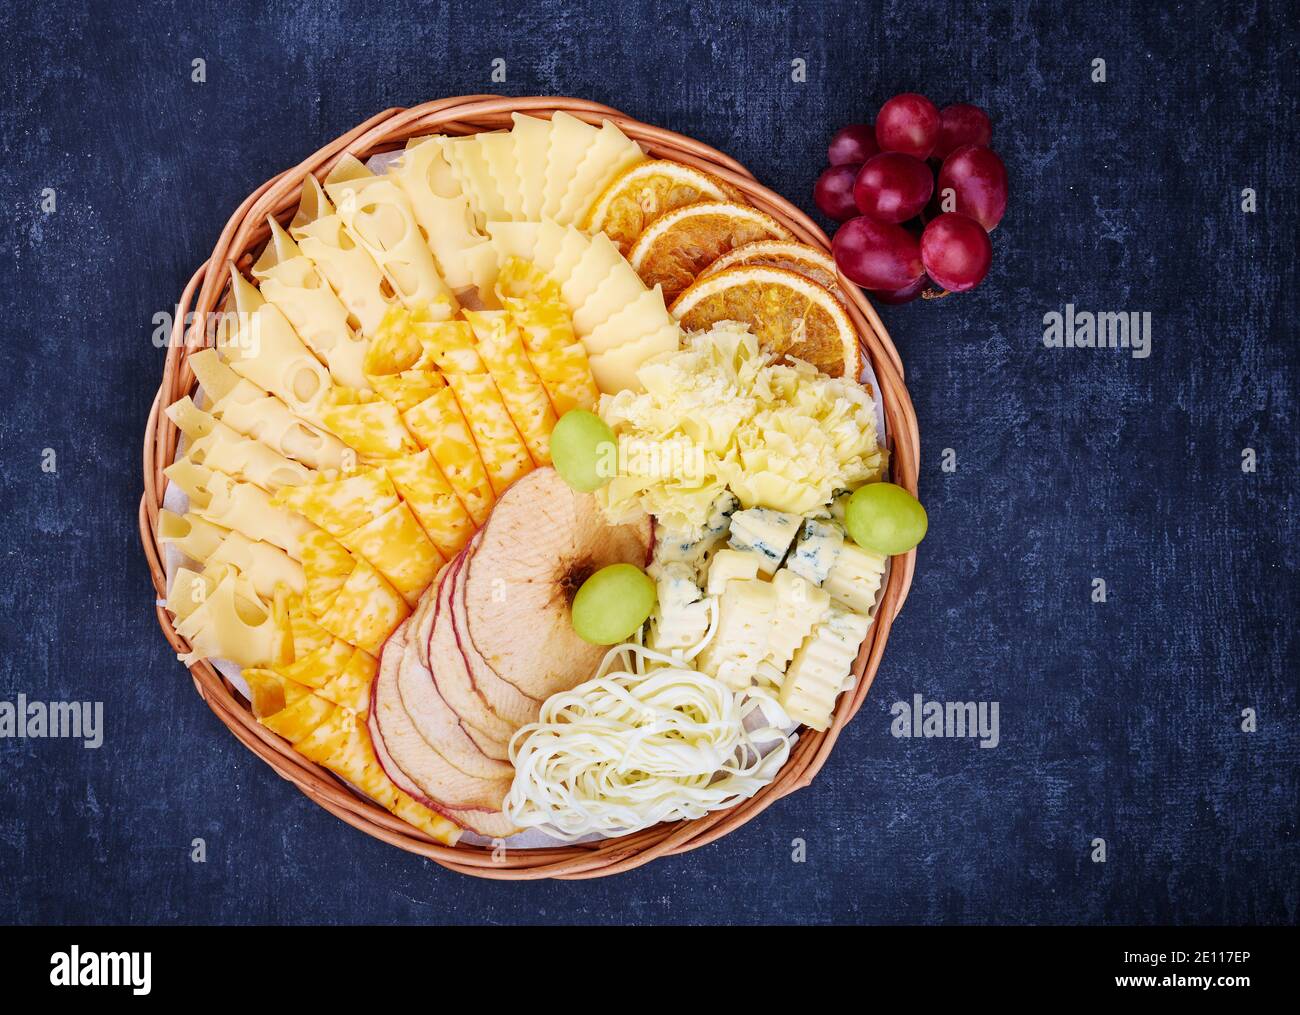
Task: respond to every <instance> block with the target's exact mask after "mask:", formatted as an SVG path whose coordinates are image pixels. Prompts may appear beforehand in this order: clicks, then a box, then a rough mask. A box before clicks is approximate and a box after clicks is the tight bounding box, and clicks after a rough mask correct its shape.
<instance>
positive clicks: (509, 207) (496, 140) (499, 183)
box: [474, 131, 523, 219]
mask: <svg viewBox="0 0 1300 1015" xmlns="http://www.w3.org/2000/svg"><path fill="white" fill-rule="evenodd" d="M474 142H475V143H476V144H477V145H478V147H479V152H480V155H481V156H482V159H483V162H484V164H485V165H486V166H487V168H488V172H489V173H491V174H492V182H493V183H494V184H496V190H497V193H498V194H500V195H501V206H502V209H503V210H504V212H505V217H506V218H508V219H520V218H522V217H523V197H522V195H521V194H520V191H519V174H518V172H516V170H515V143H514V140H513V139H512V138H511V137H510V135H509V134H508V133H505V132H504V131H493V132H484V133H481V134H475V135H474Z"/></svg>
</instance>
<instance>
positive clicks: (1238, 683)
mask: <svg viewBox="0 0 1300 1015" xmlns="http://www.w3.org/2000/svg"><path fill="white" fill-rule="evenodd" d="M222 6H223V7H226V6H227V5H222ZM1103 6H1104V7H1106V8H1108V9H1102V8H1103ZM1224 6H1225V5H1222V4H1220V3H1204V4H1182V5H1176V6H1172V7H1168V8H1167V9H1164V10H1160V9H1157V8H1158V7H1159V5H1149V4H1138V5H1134V6H1133V7H1127V6H1118V7H1111V5H1092V4H1075V3H1059V4H1025V3H1018V4H1014V5H1007V6H1003V5H1001V4H993V3H988V2H984V0H973V2H963V3H955V4H936V3H927V2H919V0H909V2H906V3H897V4H885V5H869V4H860V5H853V4H807V5H803V4H795V3H783V4H778V5H759V4H731V3H713V2H697V3H667V4H651V3H642V4H635V5H628V6H625V7H621V8H618V7H615V6H613V5H611V4H607V3H601V2H597V0H587V2H585V3H564V2H553V3H546V4H541V5H530V6H528V7H527V8H526V9H524V10H520V9H518V8H517V5H514V4H510V5H506V6H503V7H500V8H494V7H489V6H487V5H473V4H449V3H440V4H431V5H427V6H422V7H410V8H402V7H399V5H396V4H375V3H370V2H367V3H351V4H343V3H321V4H310V5H309V4H304V5H301V6H299V5H295V4H272V5H268V6H266V7H255V6H253V5H248V6H247V8H246V9H245V10H244V11H243V12H242V13H240V12H238V11H235V12H231V11H230V10H229V9H227V11H226V12H225V13H223V12H221V10H220V9H218V8H213V9H211V10H206V11H205V10H204V9H203V8H202V7H201V6H200V5H197V4H190V3H179V4H176V5H164V6H154V5H148V4H126V3H120V4H93V5H88V6H87V5H78V4H49V5H47V4H39V5H37V4H6V5H4V8H3V13H0V33H2V39H0V41H2V43H3V45H2V46H0V83H2V86H3V95H4V99H3V101H4V107H3V119H2V134H0V144H2V146H3V159H4V176H3V183H2V184H0V188H2V190H0V206H2V207H3V210H4V214H3V222H2V223H0V253H2V256H0V265H2V266H0V272H2V273H3V274H2V275H0V293H3V306H4V317H3V327H4V335H3V349H4V356H3V367H0V404H2V405H3V410H2V412H0V438H2V451H3V457H2V469H3V472H2V478H3V489H2V490H0V518H3V525H2V526H0V530H2V533H3V534H2V535H0V541H2V545H3V551H4V558H3V563H4V570H3V580H2V581H0V609H2V611H3V616H4V618H5V620H4V623H3V624H0V698H3V699H5V700H12V699H13V698H14V697H15V696H16V695H17V694H18V693H19V692H25V693H26V694H27V695H28V696H29V697H30V698H39V699H63V698H71V699H101V700H103V701H104V702H105V712H106V725H107V733H106V742H105V745H104V747H103V748H102V749H100V750H98V751H88V750H84V749H83V748H82V747H81V746H80V745H79V744H76V743H71V742H66V741H30V740H28V741H18V740H8V741H0V783H2V785H0V919H2V920H4V921H10V922H14V921H16V922H50V921H89V922H136V921H141V922H164V923H166V922H241V921H258V922H281V921H284V922H288V921H316V922H388V921H393V922H407V921H409V922H421V923H450V922H461V921H464V922H475V923H478V922H481V923H512V922H540V923H567V922H623V921H627V922H637V923H661V922H665V923H689V922H706V921H719V920H725V921H734V922H758V921H764V922H773V921H793V922H816V923H821V922H860V921H871V922H886V923H902V922H922V921H941V922H999V923H1002V922H1007V923H1020V922H1062V923H1074V922H1089V923H1100V922H1108V923H1147V922H1168V921H1179V922H1182V921H1187V922H1227V923H1239V922H1267V923H1273V922H1294V921H1295V919H1296V915H1297V906H1298V904H1300V877H1298V873H1300V846H1298V844H1297V837H1296V822H1297V811H1300V798H1298V780H1297V754H1298V748H1300V736H1298V730H1300V724H1298V723H1297V719H1298V718H1300V716H1298V715H1297V703H1296V674H1297V666H1296V663H1295V659H1296V655H1297V649H1298V648H1300V645H1298V644H1297V637H1296V632H1295V613H1296V605H1297V601H1298V600H1300V597H1298V596H1297V592H1298V591H1300V588H1298V586H1300V582H1298V581H1297V550H1296V546H1297V536H1298V535H1300V528H1298V526H1297V524H1296V516H1295V512H1296V508H1297V496H1296V483H1295V477H1296V474H1297V471H1296V467H1297V442H1296V427H1297V423H1300V420H1298V419H1297V404H1296V402H1297V365H1298V361H1300V356H1298V354H1297V347H1296V338H1297V332H1296V326H1295V301H1296V297H1295V284H1296V271H1295V260H1294V253H1295V243H1296V236H1297V208H1296V183H1295V181H1296V177H1297V173H1298V172H1300V164H1298V160H1297V145H1296V142H1297V116H1296V112H1297V111H1296V96H1297V91H1298V89H1297V61H1296V48H1295V45H1296V20H1295V15H1294V11H1295V7H1294V5H1293V4H1290V3H1287V2H1278V3H1276V4H1267V3H1246V4H1239V5H1227V6H1230V7H1232V9H1231V10H1224V9H1222V8H1223V7H1224ZM196 57H202V58H203V59H205V60H206V61H207V82H206V83H205V84H195V83H192V82H191V80H190V67H191V60H193V59H194V58H196ZM496 57H502V58H504V59H505V60H506V62H507V73H508V81H507V83H506V84H505V85H504V86H500V85H498V86H494V85H493V84H492V83H491V81H490V77H489V75H490V71H491V61H492V60H493V59H494V58H496ZM1096 57H1101V58H1104V59H1105V61H1106V67H1107V81H1106V83H1104V84H1095V83H1093V82H1092V81H1091V80H1090V72H1091V62H1092V60H1093V59H1094V58H1096ZM795 58H802V59H804V60H806V61H807V68H808V78H807V82H806V83H802V84H800V83H793V82H792V81H791V61H792V60H793V59H795ZM912 89H916V90H922V91H925V92H927V93H928V94H930V95H931V96H932V97H933V98H934V99H935V100H937V101H938V102H939V103H940V104H944V103H946V102H951V101H959V100H969V101H972V102H976V103H978V104H980V105H982V106H984V107H985V108H987V109H988V110H989V111H990V112H991V113H992V115H993V118H994V121H995V132H994V146H995V147H996V148H997V150H998V151H999V152H1000V154H1001V155H1002V157H1003V158H1004V159H1005V160H1006V163H1007V166H1008V168H1009V171H1010V174H1011V181H1012V198H1011V206H1010V212H1009V214H1008V215H1007V217H1006V219H1005V221H1004V222H1003V225H1002V226H1001V227H1000V228H999V229H998V230H997V232H996V233H995V235H994V249H995V261H994V266H993V270H992V273H991V274H990V276H989V278H988V280H987V281H986V282H985V283H984V285H983V286H981V287H980V288H979V289H978V290H977V291H976V292H974V293H971V294H968V295H964V296H961V297H957V298H951V299H947V300H943V301H940V302H937V303H927V304H913V305H911V306H907V307H903V308H885V309H884V317H885V320H886V322H887V324H888V326H889V327H890V329H891V331H892V333H893V336H894V339H895V341H896V342H897V344H898V347H899V349H900V351H901V353H902V356H903V359H904V361H905V363H906V366H907V376H908V383H909V388H910V390H911V393H912V397H913V399H914V400H915V403H916V408H917V414H918V416H919V419H920V426H921V435H922V445H923V447H922V453H923V456H922V471H921V494H922V499H923V500H924V501H925V503H926V504H927V506H928V508H929V512H930V535H929V537H928V538H927V540H926V541H925V543H924V544H923V545H922V547H921V550H920V556H919V561H918V567H917V577H916V582H915V584H914V586H913V588H912V594H911V598H910V600H909V601H908V603H907V606H906V609H905V610H904V611H903V614H902V616H901V617H900V619H899V621H898V623H897V624H896V625H895V627H894V632H893V635H892V637H891V638H890V642H889V648H888V651H887V652H886V655H885V659H884V664H883V665H882V667H881V669H880V674H879V676H878V678H877V680H876V684H875V687H874V688H873V689H872V691H871V694H870V697H869V698H868V700H867V703H866V705H865V706H864V708H863V710H862V712H861V713H860V714H859V715H858V717H857V719H856V720H855V721H854V723H853V724H852V725H851V726H850V727H849V728H848V730H847V731H846V733H845V735H844V736H843V737H842V738H841V740H840V742H839V745H838V747H837V749H836V751H835V754H834V755H833V757H832V758H831V760H830V762H829V764H828V765H827V766H826V768H825V770H824V771H823V772H822V773H821V775H820V776H819V777H818V779H817V781H816V783H815V784H814V785H813V786H812V787H811V788H809V789H806V790H804V791H802V792H800V793H798V794H796V795H795V796H793V797H791V798H789V799H787V800H785V801H782V802H781V803H779V804H777V805H776V806H774V807H772V808H771V809H770V810H768V811H767V812H766V813H765V814H763V815H762V816H761V817H760V818H758V819H757V820H755V821H753V822H751V823H749V824H747V825H746V826H745V827H744V828H742V829H741V830H740V831H738V832H735V833H733V834H732V835H730V836H729V837H727V838H726V839H725V840H723V841H721V842H719V843H718V844H716V845H713V846H710V847H707V848H705V849H703V850H699V851H697V852H693V853H690V854H688V855H686V856H683V857H678V858H674V859H667V860H661V861H658V862H656V863H654V864H652V865H651V866H649V867H646V868H643V869H641V870H638V871H636V872H634V873H631V874H628V875H624V876H621V877H617V878H612V879H607V880H601V881H595V882H580V883H525V884H496V883H491V882H486V881H479V880H474V879H470V878H465V877H461V876H459V875H456V874H451V873H448V872H446V871H443V870H442V869H440V868H438V867H436V866H434V865H433V864H430V863H426V862H424V861H422V860H419V859H417V858H414V857H411V856H407V855H405V854H403V853H400V852H398V851H396V850H394V849H391V848H389V847H387V846H384V845H382V844H381V843H379V842H377V841H375V840H372V839H369V838H367V837H365V836H363V835H361V834H360V833H358V832H355V831H353V830H352V829H350V828H348V827H347V826H345V825H343V824H342V823H340V822H339V821H337V820H335V819H334V818H333V817H331V816H330V815H329V814H327V813H325V812H324V811H322V810H320V809H318V808H317V807H315V806H314V805H313V804H311V803H310V802H309V801H308V800H307V799H306V798H304V797H302V796H300V795H299V794H298V792H297V791H296V790H294V789H293V788H292V787H291V786H290V785H289V784H288V783H286V782H283V781H281V780H280V779H278V778H276V777H275V776H274V775H273V774H272V773H271V771H270V770H269V769H268V768H267V767H266V766H265V765H263V764H262V762H260V761H258V760H257V759H256V758H255V757H254V756H253V755H251V754H250V753H249V752H248V751H247V750H245V749H244V748H243V747H242V746H240V745H239V744H238V743H237V742H236V741H235V739H234V738H233V737H232V736H231V735H230V734H229V733H228V732H227V731H226V730H225V729H224V728H223V727H222V726H221V724H220V723H219V722H218V721H217V719H216V718H214V717H213V716H212V715H211V714H210V713H209V711H208V710H207V708H206V707H204V706H203V704H202V703H201V702H200V701H199V699H198V697H197V696H196V695H195V693H194V690H193V687H192V686H191V683H190V680H189V678H188V676H187V674H186V672H185V670H184V669H183V668H182V667H181V666H180V665H179V664H178V663H177V662H176V660H175V658H174V657H173V656H172V655H171V653H170V651H169V650H168V648H167V646H166V644H165V643H164V641H163V638H162V636H161V635H160V634H159V632H158V630H157V627H156V623H155V620H154V616H153V608H152V600H153V590H152V588H151V587H150V584H149V581H148V577H147V572H146V568H145V565H144V561H143V558H142V554H141V552H140V549H139V545H138V540H137V535H136V508H137V503H138V499H139V495H140V487H141V479H140V465H139V457H140V444H141V434H142V430H143V427H144V423H145V417H146V413H147V411H148V407H149V403H150V400H151V399H152V397H153V394H154V391H155V388H156V385H157V383H158V380H159V377H160V373H161V368H162V358H163V354H162V352H161V351H160V350H158V349H156V348H155V347H154V346H153V344H152V343H151V341H150V333H151V328H152V323H151V319H152V315H153V314H154V313H155V312H158V311H160V310H166V309H168V308H169V307H170V306H171V305H172V303H173V301H174V300H175V298H176V297H177V295H178V294H179V292H180V290H181V287H182V285H183V284H184V282H185V280H186V279H187V278H188V277H189V275H190V273H191V272H192V271H193V269H194V268H195V267H196V265H197V264H198V262H199V261H200V260H201V259H202V258H204V257H205V256H206V255H207V252H208V251H209V250H210V249H211V245H212V243H213V241H214V240H215V237H216V235H217V233H218V231H219V230H220V228H221V226H222V224H223V223H224V222H225V220H226V218H227V216H228V215H229V214H230V212H231V211H232V210H233V209H234V208H235V206H236V205H237V204H238V202H239V201H240V200H241V199H242V198H243V197H244V196H245V194H246V193H247V192H248V191H249V190H250V189H251V188H252V187H254V186H255V185H257V184H258V183H260V182H261V181H263V180H265V179H266V178H267V177H268V176H270V175H271V174H273V173H275V172H277V171H279V170H280V169H282V168H284V167H286V166H289V165H292V164H294V163H295V162H297V161H298V160H299V159H300V158H302V157H303V156H305V155H307V154H308V153H310V152H311V151H313V150H314V149H316V148H317V147H319V146H320V145H321V144H323V143H325V142H326V141H328V140H330V139H332V138H334V137H335V136H337V135H338V134H340V133H342V132H344V131H345V130H347V129H348V128H350V127H352V126H353V125H354V124H356V123H357V122H359V121H361V120H362V119H364V118H366V117H368V116H370V115H371V114H373V113H375V112H377V111H378V110H380V109H383V108H385V107H388V106H392V105H409V104H413V103H417V102H420V101H423V100H426V99H431V98H436V97H440V96H444V95H458V94H464V93H472V92H483V91H501V92H505V93H508V94H519V95H532V94H540V95H545V94H568V95H576V96H583V97H588V98H592V99H596V100H599V101H603V102H606V103H609V104H611V105H613V106H616V107H618V108H621V109H623V110H625V111H626V112H628V113H629V114H631V115H633V116H636V117H639V118H641V119H644V120H648V121H651V122H654V123H659V124H663V125H664V126H667V127H670V128H672V129H674V130H678V131H681V132H683V133H686V134H690V135H693V136H695V137H698V138H700V139H702V140H704V141H707V142H709V143H711V144H713V145H716V146H718V147H719V148H721V149H723V150H725V151H727V152H729V153H730V154H732V155H734V156H735V157H736V158H738V159H740V160H741V161H742V162H744V163H745V164H747V165H748V166H749V167H750V168H751V169H752V170H753V172H754V173H755V174H756V175H757V176H758V177H759V179H761V180H763V181H764V182H766V183H768V184H770V185H771V186H773V187H775V188H776V189H777V190H779V191H781V192H782V193H784V194H786V195H787V196H789V197H790V198H791V199H793V200H795V201H796V202H798V203H800V204H802V205H803V206H805V207H810V206H811V203H810V199H809V193H810V188H811V185H812V182H813V180H814V179H815V177H816V175H817V173H818V172H819V171H820V170H821V168H822V160H823V157H824V156H823V151H824V146H825V142H826V140H827V138H828V136H829V135H830V133H831V132H832V131H833V130H834V129H835V128H837V127H838V126H840V125H842V124H843V123H846V122H850V121H857V120H862V119H864V118H865V119H869V118H871V117H872V116H873V115H874V112H875V110H876V109H877V108H878V107H879V105H880V103H881V102H882V101H883V100H884V99H886V98H887V97H889V96H890V95H892V94H894V93H896V92H898V91H904V90H912ZM46 187H52V188H55V190H56V191H57V195H58V210H57V212H56V213H55V214H50V215H46V214H42V212H41V210H40V207H39V202H40V196H41V191H42V190H43V188H46ZM1244 187H1252V188H1254V189H1255V190H1256V191H1257V193H1258V202H1259V210H1258V213H1256V214H1253V215H1252V214H1244V213H1243V212H1242V210H1241V208H1240V200H1241V198H1240V194H1241V191H1242V188H1244ZM1066 302H1074V303H1075V304H1076V305H1077V306H1078V307H1079V308H1081V309H1089V310H1096V311H1100V310H1113V311H1128V310H1138V311H1150V312H1151V314H1152V317H1153V331H1154V352H1153V355H1152V356H1151V357H1150V358H1149V359H1146V360H1136V359H1133V358H1131V357H1129V356H1128V355H1127V354H1125V353H1124V352H1121V351H1091V352H1090V351H1081V350H1076V351H1069V350H1048V349H1045V348H1044V347H1043V344H1042V341H1041V337H1042V331H1043V315H1044V314H1045V313H1048V312H1049V311H1053V310H1060V309H1061V307H1062V306H1063V305H1064V304H1065V303H1066ZM1246 447H1251V448H1254V449H1255V450H1256V453H1257V455H1258V463H1259V465H1258V471H1257V472H1256V473H1255V474H1244V473H1243V472H1242V469H1241V456H1242V449H1243V448H1246ZM45 448H53V449H55V451H56V452H57V454H58V472H57V474H55V475H49V474H45V473H43V472H42V471H41V469H40V461H41V454H42V450H43V449H45ZM944 448H952V449H953V450H954V451H955V453H956V456H957V464H958V468H957V471H956V472H955V473H952V474H945V473H944V472H942V471H941V469H940V462H941V453H942V450H943V449H944ZM1094 577H1100V578H1104V579H1105V581H1106V582H1107V586H1108V592H1109V595H1108V601H1107V602H1106V603H1105V604H1104V605H1102V604H1093V603H1092V602H1091V601H1090V592H1091V587H1092V579H1093V578H1094ZM913 693H922V694H924V695H926V696H927V697H931V698H938V699H954V700H967V699H971V700H997V701H999V702H1000V703H1001V736H1002V743H1001V745H1000V746H999V747H998V748H997V749H996V750H980V749H978V748H977V747H976V745H975V743H974V741H970V740H921V741H915V740H913V741H908V740H898V739H895V738H893V737H892V736H891V735H890V733H889V718H890V717H889V706H890V704H891V703H893V702H894V701H897V700H900V699H907V700H910V698H911V696H912V694H913ZM1247 707H1250V708H1254V709H1256V710H1257V712H1258V716H1259V719H1258V722H1259V728H1258V731H1257V732H1255V733H1244V732H1242V731H1241V730H1240V712H1241V710H1242V709H1243V708H1247ZM196 836H201V837H203V838H205V839H206V840H207V843H208V862H207V863H206V864H194V863H191V862H190V860H189V849H190V846H189V844H190V842H191V840H192V839H193V838H195V837H196ZM1098 836H1099V837H1103V838H1105V839H1106V841H1107V843H1108V860H1107V862H1106V863H1104V864H1099V863H1093V862H1091V861H1090V859H1089V853H1090V842H1091V840H1092V839H1093V838H1094V837H1098ZM796 838H801V839H804V840H806V842H807V850H808V858H807V862H806V863H802V864H796V863H792V862H791V848H792V847H791V843H792V840H794V839H796Z"/></svg>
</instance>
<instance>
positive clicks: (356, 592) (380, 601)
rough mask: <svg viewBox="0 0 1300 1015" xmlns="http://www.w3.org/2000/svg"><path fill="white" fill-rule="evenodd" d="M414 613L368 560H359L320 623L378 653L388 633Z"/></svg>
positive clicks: (335, 633) (348, 639)
mask: <svg viewBox="0 0 1300 1015" xmlns="http://www.w3.org/2000/svg"><path fill="white" fill-rule="evenodd" d="M410 613H411V610H410V608H409V607H408V606H407V605H406V601H405V600H404V599H403V598H402V596H401V594H400V593H398V591H397V590H396V589H395V588H393V586H392V585H391V584H389V582H388V581H387V580H386V579H385V578H384V576H383V575H381V574H380V573H379V572H378V571H377V570H375V568H374V567H373V566H372V565H371V564H370V563H369V562H367V561H365V560H358V561H357V566H356V568H355V569H354V570H353V572H352V574H351V575H349V576H348V580H347V581H345V582H344V583H343V587H342V588H341V589H339V591H338V594H337V595H335V597H334V601H333V602H332V603H330V607H329V609H328V610H326V611H325V612H324V613H323V614H322V615H321V617H320V626H321V627H323V628H325V630H327V631H329V633H330V634H332V635H334V637H336V638H342V639H343V640H344V641H346V642H349V643H351V644H353V645H356V646H357V647H359V648H363V649H365V650H366V651H367V652H369V653H370V654H371V655H378V654H379V650H380V648H382V647H383V644H384V642H385V641H386V640H387V638H388V636H389V635H390V634H392V633H393V632H394V631H395V630H397V626H398V625H399V624H401V622H402V621H403V620H405V619H406V618H407V617H408V616H409V615H410Z"/></svg>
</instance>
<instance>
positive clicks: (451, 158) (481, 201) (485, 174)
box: [435, 135, 508, 231]
mask: <svg viewBox="0 0 1300 1015" xmlns="http://www.w3.org/2000/svg"><path fill="white" fill-rule="evenodd" d="M435 141H436V142H437V143H438V144H440V145H441V146H442V150H443V154H444V155H445V156H446V158H447V164H448V165H450V166H451V168H452V171H453V172H454V173H455V174H456V179H457V180H458V181H459V182H460V186H461V190H462V191H463V192H464V194H465V196H466V197H467V198H468V199H469V206H470V209H471V210H472V211H473V213H474V223H475V225H476V226H477V228H478V229H479V230H480V231H481V230H482V228H483V223H484V222H486V221H487V220H489V219H504V218H507V217H508V216H507V215H506V210H505V200H504V198H503V197H502V196H501V192H500V191H499V190H498V189H497V185H496V181H495V180H493V178H492V171H491V170H490V169H489V168H488V164H487V161H486V160H485V159H484V158H483V149H482V148H481V147H479V144H478V142H477V141H476V140H475V139H474V136H473V135H470V136H468V137H438V138H435Z"/></svg>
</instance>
